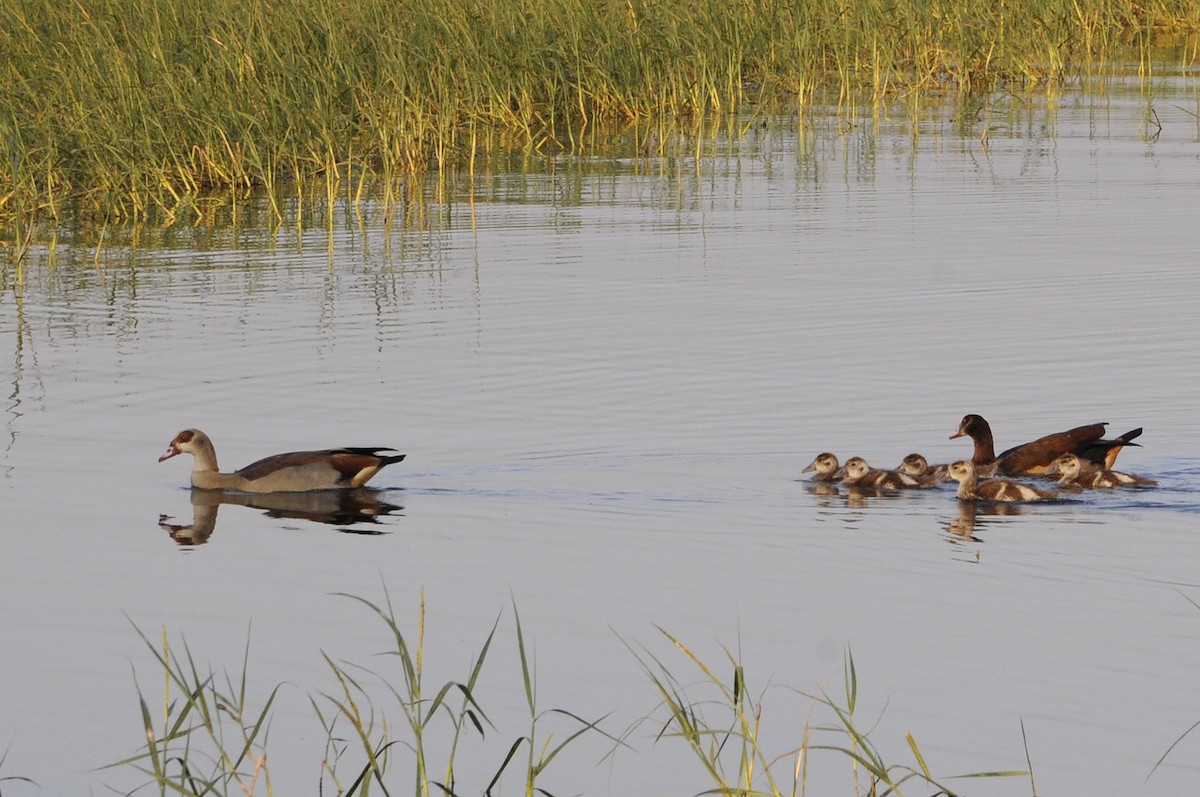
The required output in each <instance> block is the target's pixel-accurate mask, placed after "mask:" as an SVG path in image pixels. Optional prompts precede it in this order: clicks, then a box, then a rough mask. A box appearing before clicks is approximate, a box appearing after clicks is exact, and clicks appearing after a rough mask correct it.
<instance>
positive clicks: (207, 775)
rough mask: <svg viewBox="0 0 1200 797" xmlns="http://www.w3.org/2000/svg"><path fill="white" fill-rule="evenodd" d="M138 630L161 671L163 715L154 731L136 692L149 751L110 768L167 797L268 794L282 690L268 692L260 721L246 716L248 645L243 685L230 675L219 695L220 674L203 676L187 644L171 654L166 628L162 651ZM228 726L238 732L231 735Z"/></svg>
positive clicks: (151, 717) (148, 712) (148, 711)
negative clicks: (127, 769) (271, 741)
mask: <svg viewBox="0 0 1200 797" xmlns="http://www.w3.org/2000/svg"><path fill="white" fill-rule="evenodd" d="M134 629H135V630H136V631H137V633H138V635H139V636H140V637H141V638H142V641H143V642H145V643H146V646H147V647H148V648H149V649H150V651H151V652H152V653H153V654H154V657H155V659H156V660H157V661H158V664H159V666H160V667H162V670H163V679H164V687H163V704H162V710H161V716H160V717H159V718H158V723H157V724H156V721H155V717H154V715H153V712H152V711H151V709H150V706H149V704H148V703H147V702H146V698H145V697H144V696H143V695H142V691H141V688H140V687H138V701H139V704H140V706H141V712H142V724H143V730H144V731H145V734H146V745H145V750H144V752H141V753H139V754H137V755H135V756H132V757H130V758H126V759H124V760H121V761H118V762H116V763H113V764H110V765H109V766H108V767H106V768H113V767H118V766H131V767H133V768H134V769H136V770H137V771H139V772H141V773H143V774H145V775H147V776H149V777H150V783H152V784H154V785H155V786H157V787H158V792H159V793H160V794H163V795H166V794H173V795H183V797H202V796H205V795H230V794H238V795H242V797H252V795H254V794H255V793H256V792H257V793H260V794H261V793H264V792H265V794H267V795H270V794H271V793H272V792H271V778H270V770H269V769H268V767H267V736H268V727H269V724H270V723H269V720H270V716H271V706H272V704H273V703H274V702H275V695H276V693H277V692H278V690H279V687H275V688H274V689H272V690H271V692H270V694H269V695H268V697H267V700H266V702H265V703H264V704H263V706H262V708H261V710H259V711H258V713H257V714H256V715H251V714H250V713H249V711H248V708H249V704H248V698H247V695H246V683H247V670H248V666H249V658H250V645H249V642H247V645H246V652H245V655H244V657H243V659H242V671H241V674H240V676H239V678H238V679H237V681H236V682H235V681H233V680H231V679H230V677H229V675H228V674H226V676H225V687H224V688H223V689H222V688H219V687H218V686H217V685H216V675H215V674H213V673H204V672H202V671H201V670H200V669H199V668H198V667H197V666H196V662H195V659H194V658H193V656H192V652H191V650H190V649H189V648H188V645H187V642H186V641H185V642H184V644H183V650H184V652H183V656H182V657H180V656H178V655H177V654H176V653H175V652H174V651H173V650H172V649H171V645H170V640H169V638H168V636H167V632H166V630H165V629H164V630H163V633H162V648H161V650H160V649H159V648H158V647H156V646H155V644H154V643H153V642H151V641H150V639H149V638H148V637H147V636H146V635H145V634H144V633H142V631H141V629H139V628H137V626H136V625H135V626H134ZM135 683H136V681H135ZM222 715H224V717H225V719H224V720H223V718H222ZM229 723H232V725H233V727H234V728H235V730H233V731H232V732H228V733H227V731H226V726H227V725H228V724H229ZM260 786H261V787H262V788H261V789H260V788H259V787H260Z"/></svg>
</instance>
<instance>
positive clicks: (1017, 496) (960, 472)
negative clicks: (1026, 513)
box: [946, 459, 1058, 501]
mask: <svg viewBox="0 0 1200 797" xmlns="http://www.w3.org/2000/svg"><path fill="white" fill-rule="evenodd" d="M946 472H947V473H949V474H950V478H951V479H954V480H955V481H956V482H958V493H957V495H958V498H959V500H961V501H1044V500H1046V499H1048V498H1057V497H1058V494H1057V493H1055V492H1054V491H1053V490H1040V489H1038V488H1037V487H1032V486H1030V485H1028V484H1021V483H1020V482H1012V481H1008V480H1007V479H986V480H984V481H977V479H976V473H975V463H973V462H971V460H969V459H962V460H959V461H958V462H952V463H950V466H949V467H948V468H947V470H946Z"/></svg>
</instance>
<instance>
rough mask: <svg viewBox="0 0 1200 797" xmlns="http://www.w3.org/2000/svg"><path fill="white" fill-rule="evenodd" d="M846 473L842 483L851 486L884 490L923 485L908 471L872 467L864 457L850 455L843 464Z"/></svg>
mask: <svg viewBox="0 0 1200 797" xmlns="http://www.w3.org/2000/svg"><path fill="white" fill-rule="evenodd" d="M842 470H843V471H844V472H845V475H844V476H843V477H842V484H845V485H848V486H851V487H868V488H875V489H882V490H903V489H906V488H910V487H920V486H922V485H921V483H920V482H918V481H917V480H916V479H914V478H913V477H912V476H909V475H908V474H907V473H897V472H896V471H894V470H880V469H878V468H872V467H871V466H870V465H868V464H867V461H866V460H865V459H863V458H862V457H850V459H848V460H846V464H845V465H843V466H842Z"/></svg>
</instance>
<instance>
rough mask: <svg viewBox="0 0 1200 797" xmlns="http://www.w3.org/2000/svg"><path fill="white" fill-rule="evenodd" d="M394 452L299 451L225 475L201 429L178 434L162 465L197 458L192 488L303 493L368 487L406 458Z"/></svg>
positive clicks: (206, 436)
mask: <svg viewBox="0 0 1200 797" xmlns="http://www.w3.org/2000/svg"><path fill="white" fill-rule="evenodd" d="M392 450H393V449H390V448H331V449H328V450H326V451H295V452H292V453H290V454H276V455H275V456H272V457H267V458H265V459H260V460H259V461H258V462H255V463H253V464H251V465H247V466H246V467H244V468H242V469H241V470H239V471H236V472H234V473H221V471H220V469H219V468H218V467H217V452H216V450H215V449H214V448H213V444H212V440H209V439H208V435H206V434H205V433H204V432H202V431H200V430H199V429H184V430H183V431H182V432H180V433H179V434H177V435H175V439H174V440H172V441H171V444H170V445H169V446H167V450H166V452H165V453H164V454H163V455H162V456H161V457H159V458H158V461H159V462H162V461H163V460H166V459H170V458H171V457H174V456H177V455H179V454H191V455H192V457H193V459H194V460H195V464H194V465H193V467H192V486H193V487H197V488H200V489H202V490H242V491H244V492H248V493H297V492H305V491H308V490H338V489H348V488H354V487H362V486H363V485H364V484H366V483H367V482H368V481H370V479H371V477H372V476H374V475H375V474H376V473H378V472H379V471H380V470H381V469H382V468H385V467H387V466H388V465H391V464H392V463H394V462H399V461H400V460H402V459H404V456H405V455H404V454H386V453H384V452H387V451H392Z"/></svg>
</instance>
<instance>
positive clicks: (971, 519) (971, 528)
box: [945, 501, 1025, 542]
mask: <svg viewBox="0 0 1200 797" xmlns="http://www.w3.org/2000/svg"><path fill="white" fill-rule="evenodd" d="M955 504H957V505H958V517H956V518H954V519H953V520H949V521H947V522H946V524H945V525H946V534H947V538H948V539H949V540H950V542H981V540H980V539H979V538H978V537H976V536H975V531H976V529H977V527H982V526H984V525H986V524H987V523H989V521H986V520H981V519H980V516H983V517H988V516H996V515H1023V514H1025V508H1024V507H1022V506H1021V505H1020V504H1012V503H1008V502H1004V501H955Z"/></svg>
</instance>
